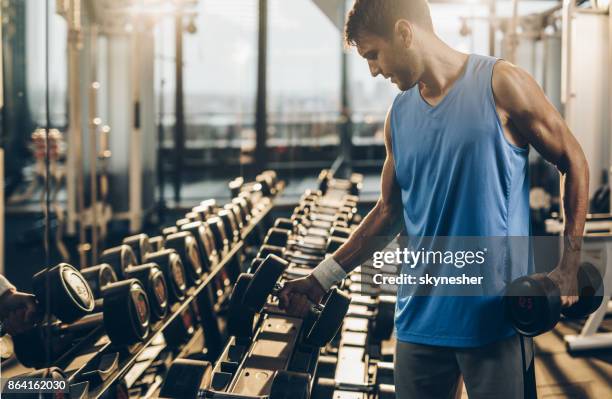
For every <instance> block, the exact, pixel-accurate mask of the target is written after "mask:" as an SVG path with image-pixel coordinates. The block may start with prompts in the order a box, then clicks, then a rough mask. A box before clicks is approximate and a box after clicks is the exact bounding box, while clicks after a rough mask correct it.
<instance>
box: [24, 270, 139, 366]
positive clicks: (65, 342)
mask: <svg viewBox="0 0 612 399" xmlns="http://www.w3.org/2000/svg"><path fill="white" fill-rule="evenodd" d="M79 278H80V281H79V283H78V284H79V285H81V288H80V289H81V290H82V291H83V292H84V293H85V294H84V295H83V299H85V298H86V303H87V305H88V308H91V309H92V310H93V309H94V307H95V300H94V297H93V294H92V292H91V289H90V288H89V286H88V284H87V282H86V281H85V280H84V278H83V277H82V276H80V277H79ZM75 284H76V283H75ZM86 296H87V297H86ZM101 307H102V312H101V313H93V314H87V315H85V316H83V317H81V318H80V319H78V320H76V321H74V322H72V323H62V322H53V323H51V324H47V325H39V326H37V327H34V328H32V329H30V330H29V331H26V332H24V333H22V334H17V335H15V336H14V337H13V343H14V345H15V355H16V356H17V358H18V359H19V360H20V361H21V363H23V364H24V365H25V366H28V367H36V368H39V367H43V366H46V361H47V358H46V357H47V356H46V354H47V350H49V351H51V358H50V359H49V360H54V359H55V358H56V357H57V356H59V355H60V354H62V353H63V352H64V351H65V350H66V349H67V348H68V347H69V345H70V344H71V343H73V342H74V340H75V339H76V338H77V337H78V336H80V335H81V334H82V333H83V332H89V331H91V330H93V329H95V328H97V327H99V326H101V325H103V326H104V330H105V332H106V334H107V335H108V337H109V338H110V340H111V341H112V342H113V344H114V345H118V346H123V345H131V344H135V343H137V342H141V341H142V340H144V339H145V338H146V337H147V335H148V333H149V315H150V310H149V309H150V308H149V301H148V299H147V294H146V292H145V291H144V288H143V287H142V285H141V284H140V282H139V281H138V280H136V279H128V280H124V281H119V282H115V283H110V284H108V285H106V286H105V287H103V288H102V301H101ZM49 343H51V345H50V346H49V345H48V344H49Z"/></svg>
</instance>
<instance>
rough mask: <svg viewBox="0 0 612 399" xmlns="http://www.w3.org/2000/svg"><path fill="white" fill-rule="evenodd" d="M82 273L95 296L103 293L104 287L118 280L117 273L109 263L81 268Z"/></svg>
mask: <svg viewBox="0 0 612 399" xmlns="http://www.w3.org/2000/svg"><path fill="white" fill-rule="evenodd" d="M81 274H82V275H83V277H85V280H87V283H88V284H89V287H90V288H91V292H92V293H93V296H94V298H98V297H99V296H101V295H102V288H104V287H105V286H107V285H108V284H110V283H114V282H116V281H118V278H117V274H116V273H115V271H114V270H113V268H112V267H111V266H110V265H109V264H108V263H101V264H99V265H96V266H91V267H87V268H85V269H81Z"/></svg>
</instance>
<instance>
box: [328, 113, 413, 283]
mask: <svg viewBox="0 0 612 399" xmlns="http://www.w3.org/2000/svg"><path fill="white" fill-rule="evenodd" d="M390 114H391V111H389V112H388V113H387V117H386V118H385V128H384V129H385V132H384V134H385V149H386V152H387V154H386V159H385V163H384V164H383V170H382V175H381V194H380V198H379V199H378V201H377V202H376V205H375V206H374V208H372V210H371V211H370V212H369V213H368V214H367V215H366V217H365V218H364V219H363V221H362V222H361V223H360V224H359V226H358V227H357V229H356V230H355V231H354V232H353V233H352V234H351V236H350V237H349V238H348V240H347V241H346V242H345V243H344V244H343V245H342V246H341V247H340V248H338V250H337V251H336V252H335V253H334V254H333V255H332V258H333V259H334V260H335V261H336V262H338V263H339V264H340V266H342V269H344V271H345V272H347V273H349V272H350V271H352V270H353V269H355V268H356V267H357V266H359V265H361V264H362V263H364V262H365V261H367V260H368V259H370V258H371V257H372V255H373V254H374V252H375V251H379V250H381V249H383V248H384V247H385V246H386V245H387V244H388V243H389V241H391V240H392V239H393V238H395V236H396V235H397V234H398V233H399V232H400V231H401V229H402V225H403V223H402V221H403V217H402V209H403V206H402V200H401V191H400V188H399V186H398V184H397V178H396V176H395V162H394V160H393V151H392V148H391V123H390Z"/></svg>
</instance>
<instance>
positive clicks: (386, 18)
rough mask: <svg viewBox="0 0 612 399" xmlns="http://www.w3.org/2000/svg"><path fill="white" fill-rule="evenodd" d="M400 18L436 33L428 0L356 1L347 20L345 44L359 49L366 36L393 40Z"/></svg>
mask: <svg viewBox="0 0 612 399" xmlns="http://www.w3.org/2000/svg"><path fill="white" fill-rule="evenodd" d="M399 19H406V20H408V21H410V22H413V23H414V24H416V25H419V26H421V27H423V28H427V29H430V30H433V24H432V22H431V15H430V13H429V4H428V3H427V0H355V3H354V4H353V8H352V9H351V11H349V13H348V15H347V17H346V24H345V26H344V40H345V43H346V44H347V45H348V46H356V45H357V42H358V41H359V38H360V37H361V35H363V34H364V33H373V34H375V35H378V36H380V37H383V38H391V37H392V34H393V29H394V27H395V23H396V22H397V20H399Z"/></svg>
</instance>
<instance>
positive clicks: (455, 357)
mask: <svg viewBox="0 0 612 399" xmlns="http://www.w3.org/2000/svg"><path fill="white" fill-rule="evenodd" d="M524 343H525V352H526V356H525V358H526V363H527V364H526V365H524V364H523V357H522V355H521V344H520V339H519V337H518V336H517V335H515V336H512V337H510V338H506V339H503V340H501V341H497V342H494V343H492V344H488V345H485V346H482V347H478V348H449V347H443V346H429V345H419V344H411V343H408V342H400V341H397V345H396V351H395V372H394V376H395V393H396V397H397V398H398V399H413V398H418V399H429V398H431V399H447V398H448V399H453V398H455V397H458V398H460V397H461V392H459V394H458V396H456V395H457V391H458V389H461V387H460V386H459V383H460V382H461V376H463V381H464V383H465V387H466V389H467V393H468V396H469V398H470V399H483V398H487V399H488V398H491V399H493V398H494V399H523V397H524V385H523V369H524V368H525V369H526V368H527V367H528V366H529V363H530V362H531V360H532V359H533V341H532V340H531V339H529V338H524Z"/></svg>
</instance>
